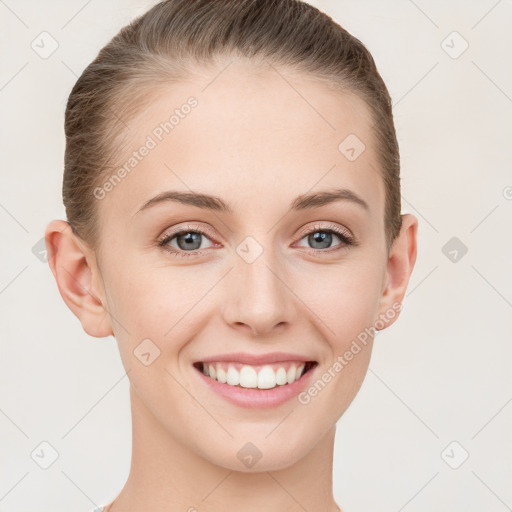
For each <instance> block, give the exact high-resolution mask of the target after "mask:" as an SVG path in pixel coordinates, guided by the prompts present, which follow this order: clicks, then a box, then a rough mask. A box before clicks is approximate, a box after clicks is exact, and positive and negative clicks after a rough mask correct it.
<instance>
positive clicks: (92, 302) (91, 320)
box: [45, 220, 113, 338]
mask: <svg viewBox="0 0 512 512" xmlns="http://www.w3.org/2000/svg"><path fill="white" fill-rule="evenodd" d="M45 239H46V248H47V251H48V264H49V265H50V269H51V271H52V273H53V276H54V277H55V280H56V282H57V287H58V289H59V292H60V294H61V296H62V298H63V299H64V302H65V303H66V304H67V306H68V307H69V309H71V311H72V312H73V313H74V314H75V316H76V317H77V318H78V319H79V320H80V322H81V324H82V327H83V329H84V331H85V332H86V333H87V334H89V335H90V336H94V337H97V338H103V337H106V336H110V335H112V334H113V330H112V326H111V323H110V318H109V315H108V312H107V310H106V309H105V307H104V303H105V298H104V297H101V296H98V294H97V293H96V290H95V289H94V279H93V275H94V273H97V272H98V268H97V265H96V261H95V257H94V253H93V252H92V251H86V250H85V244H83V242H80V240H79V239H78V238H77V237H76V235H75V234H74V233H73V231H72V230H71V228H70V226H69V224H68V223H67V222H66V221H63V220H54V221H52V222H50V224H48V226H47V227H46V231H45Z"/></svg>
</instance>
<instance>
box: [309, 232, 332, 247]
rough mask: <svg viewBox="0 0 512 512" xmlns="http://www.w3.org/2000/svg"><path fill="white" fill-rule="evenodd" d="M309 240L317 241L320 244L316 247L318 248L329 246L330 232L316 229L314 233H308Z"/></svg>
mask: <svg viewBox="0 0 512 512" xmlns="http://www.w3.org/2000/svg"><path fill="white" fill-rule="evenodd" d="M309 238H310V240H309V242H318V243H320V244H321V247H317V248H319V249H325V248H326V247H329V245H330V243H331V240H332V234H331V233H325V232H322V231H317V232H315V233H312V234H311V235H309Z"/></svg>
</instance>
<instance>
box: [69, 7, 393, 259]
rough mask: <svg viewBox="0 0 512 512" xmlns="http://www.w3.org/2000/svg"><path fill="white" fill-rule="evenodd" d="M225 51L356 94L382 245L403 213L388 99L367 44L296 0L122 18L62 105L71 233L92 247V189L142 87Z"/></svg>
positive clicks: (95, 232)
mask: <svg viewBox="0 0 512 512" xmlns="http://www.w3.org/2000/svg"><path fill="white" fill-rule="evenodd" d="M224 55H237V56H240V57H245V58H249V59H252V60H255V61H256V60H259V61H260V62H261V61H263V60H266V61H268V62H271V63H273V64H276V65H283V66H286V67H289V68H290V67H291V68H293V69H296V70H297V71H299V72H304V73H306V74H308V75H310V76H312V77H316V78H318V79H320V80H322V81H325V82H326V83H328V84H332V85H333V86H334V87H336V88H338V89H341V90H345V91H349V92H352V93H354V94H356V95H357V96H359V97H360V98H362V99H363V100H364V101H365V103H366V104H367V105H368V107H369V110H370V112H371V115H372V119H373V122H374V124H373V127H372V128H373V131H374V133H375V134H376V139H375V140H376V152H377V155H378V159H379V166H380V169H379V173H380V175H381V176H382V179H383V182H384V185H385V191H386V194H385V219H384V224H385V235H386V241H387V244H388V250H389V248H390V247H391V244H392V242H393V240H394V239H395V237H396V236H397V235H398V233H399V232H400V228H401V222H402V218H401V214H400V210H401V202H400V198H401V195H400V157H399V149H398V142H397V139H396V133H395V127H394V122H393V113H392V102H391V98H390V96H389V93H388V90H387V88H386V85H385V84H384V81H383V80H382V78H381V76H380V74H379V72H378V71H377V68H376V65H375V62H374V60H373V57H372V56H371V54H370V52H369V51H368V50H367V48H366V47H365V46H364V45H363V44H362V43H361V42H360V41H359V40H358V39H357V38H356V37H354V36H353V35H351V34H350V33H349V32H347V31H346V30H345V29H344V28H342V27H341V26H340V25H339V24H337V23H336V22H335V21H334V20H333V19H332V18H331V17H329V16H328V15H326V14H325V13H323V12H321V11H319V10H318V9H317V8H315V7H313V6H311V5H309V4H307V3H305V2H302V1H300V0H165V1H163V2H160V3H158V4H156V5H155V6H154V7H152V8H151V9H150V10H149V11H147V12H146V13H145V14H143V15H142V16H140V17H138V18H136V19H135V20H133V21H132V22H131V23H130V24H129V25H127V26H125V27H123V28H122V29H121V30H120V31H119V33H118V34H117V35H116V36H114V37H113V38H112V40H111V41H110V42H109V43H108V44H107V45H106V46H105V47H103V48H102V49H101V50H100V52H99V53H98V55H97V57H96V58H95V59H94V61H93V62H91V64H89V65H88V66H87V68H86V69H85V70H84V71H83V73H82V75H81V76H80V78H79V79H78V80H77V82H76V83H75V85H74V87H73V89H72V91H71V93H70V95H69V98H68V102H67V106H66V113H65V133H66V150H65V166H64V179H63V187H62V193H63V201H64V205H65V207H66V215H67V219H68V222H69V224H70V225H71V227H72V229H73V232H74V233H75V234H76V235H78V236H79V237H80V238H81V239H82V240H84V241H85V242H87V244H89V245H90V246H91V247H96V246H97V243H98V241H99V223H98V219H97V208H96V206H97V205H96V204H95V201H96V200H95V197H94V195H93V191H94V189H95V188H96V187H97V186H98V185H99V184H100V183H101V182H102V179H103V177H104V176H105V175H106V174H107V172H108V170H109V169H112V168H113V165H112V162H114V160H115V151H116V150H119V149H120V148H119V146H120V144H119V140H120V138H121V135H122V133H123V130H124V126H123V118H124V120H125V121H126V120H127V119H128V117H131V118H133V116H135V115H136V114H137V112H139V111H140V110H141V109H142V108H143V107H144V105H143V102H142V98H143V96H145V101H148V100H147V93H148V91H150V90H153V89H155V87H158V86H159V85H162V84H164V83H165V84H168V83H172V82H173V81H174V82H177V81H179V80H180V79H181V78H185V77H187V76H190V74H191V69H192V65H194V64H201V63H202V64H211V63H212V62H214V61H215V58H216V57H219V56H224ZM121 112H122V115H121V117H120V116H119V115H118V114H119V113H121ZM340 142H341V141H340Z"/></svg>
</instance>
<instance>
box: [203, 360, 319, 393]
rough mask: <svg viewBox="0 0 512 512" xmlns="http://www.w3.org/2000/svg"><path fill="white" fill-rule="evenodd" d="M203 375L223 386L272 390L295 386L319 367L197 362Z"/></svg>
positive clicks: (300, 363) (297, 363)
mask: <svg viewBox="0 0 512 512" xmlns="http://www.w3.org/2000/svg"><path fill="white" fill-rule="evenodd" d="M193 366H194V367H195V368H196V369H197V370H198V371H200V372H201V373H202V374H203V375H205V376H206V377H208V378H211V379H213V380H216V381H217V382H220V383H221V384H226V385H228V386H233V387H238V388H257V389H272V388H275V387H280V386H286V385H288V384H293V383H294V382H295V381H297V380H299V379H300V378H302V377H303V376H304V375H305V374H306V373H307V372H309V371H311V370H312V369H313V368H315V367H316V366H318V363H317V362H316V361H306V362H305V361H286V362H280V363H271V364H263V365H248V364H244V363H236V362H225V361H224V362H222V361H219V362H209V363H203V362H197V363H194V365H193Z"/></svg>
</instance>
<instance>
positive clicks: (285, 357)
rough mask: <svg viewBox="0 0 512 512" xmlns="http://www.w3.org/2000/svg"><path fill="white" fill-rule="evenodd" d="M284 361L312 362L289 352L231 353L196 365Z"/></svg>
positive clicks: (257, 363)
mask: <svg viewBox="0 0 512 512" xmlns="http://www.w3.org/2000/svg"><path fill="white" fill-rule="evenodd" d="M284 361H304V362H307V361H314V359H312V358H311V357H308V356H303V355H300V354H292V353H291V352H272V353H268V354H248V353H246V352H232V353H231V354H218V355H216V356H212V357H206V358H204V359H201V360H199V361H196V362H197V363H216V362H227V363H228V362H232V363H243V364H249V365H260V364H270V363H279V362H284Z"/></svg>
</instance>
